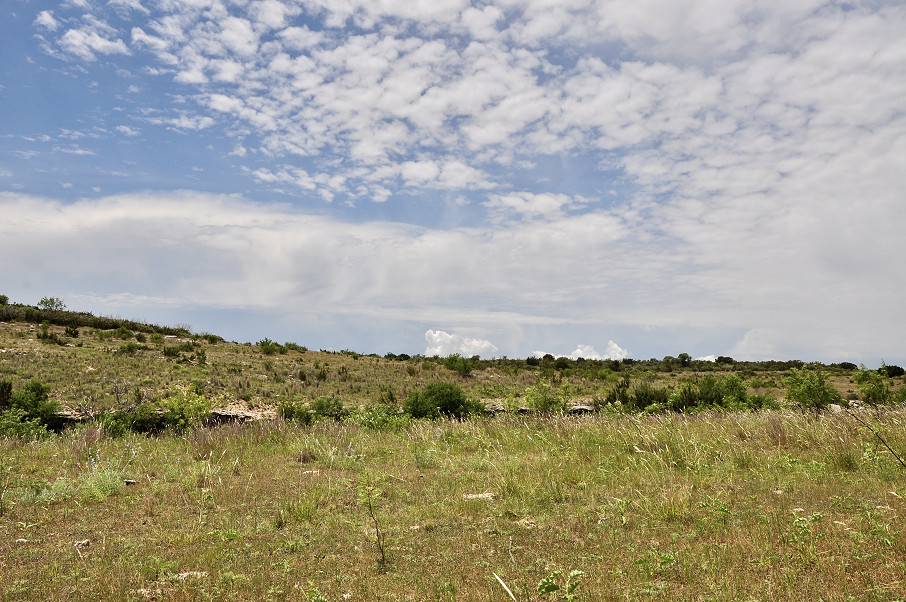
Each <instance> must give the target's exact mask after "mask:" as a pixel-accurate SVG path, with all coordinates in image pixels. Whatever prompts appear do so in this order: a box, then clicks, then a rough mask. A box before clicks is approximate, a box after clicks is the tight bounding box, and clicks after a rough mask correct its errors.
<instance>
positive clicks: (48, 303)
mask: <svg viewBox="0 0 906 602" xmlns="http://www.w3.org/2000/svg"><path fill="white" fill-rule="evenodd" d="M38 307H40V308H41V309H43V310H46V311H63V310H64V309H66V304H65V303H63V300H62V299H60V298H59V297H44V298H42V299H41V300H40V301H38Z"/></svg>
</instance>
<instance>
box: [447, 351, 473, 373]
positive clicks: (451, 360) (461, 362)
mask: <svg viewBox="0 0 906 602" xmlns="http://www.w3.org/2000/svg"><path fill="white" fill-rule="evenodd" d="M443 363H444V366H446V367H447V368H449V369H450V370H453V371H454V372H456V373H457V374H459V375H460V376H469V375H470V374H471V373H472V362H471V360H469V358H466V357H462V356H461V355H459V354H458V353H453V354H450V355H448V356H447V357H446V358H444V362H443Z"/></svg>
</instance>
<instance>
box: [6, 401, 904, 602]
mask: <svg viewBox="0 0 906 602" xmlns="http://www.w3.org/2000/svg"><path fill="white" fill-rule="evenodd" d="M866 418H867V419H869V420H871V424H872V426H873V427H874V428H876V429H877V430H878V431H879V432H882V433H883V434H884V437H885V439H886V441H887V442H888V443H889V444H890V445H891V447H892V448H893V449H897V450H903V449H906V428H904V419H906V414H904V413H903V412H902V411H899V410H889V411H884V412H880V413H877V414H868V413H866ZM0 447H2V449H0V454H2V457H3V459H4V460H3V466H4V467H6V468H8V475H9V479H8V481H7V482H6V485H5V490H4V508H5V511H4V513H3V516H0V575H2V577H3V578H2V581H0V597H2V598H3V599H5V600H25V599H76V600H78V599H86V600H87V599H91V600H97V599H111V600H112V599H141V598H144V597H147V596H152V597H157V598H158V599H178V600H196V599H198V600H201V599H212V598H213V599H231V598H235V599H277V600H308V599H310V598H313V596H314V595H320V596H322V597H323V598H324V599H326V600H334V601H339V600H349V599H352V600H400V599H415V600H501V599H509V596H508V595H507V593H506V592H505V591H504V589H503V588H502V587H501V585H500V581H499V580H498V579H497V578H496V577H495V575H496V576H497V577H499V579H500V580H501V581H502V582H503V583H505V584H506V586H507V587H508V588H509V589H510V590H511V592H512V594H513V595H514V596H515V597H516V598H517V599H518V600H537V599H542V593H539V590H538V586H539V584H541V583H542V582H544V580H545V579H548V578H552V576H553V578H554V581H548V582H545V583H548V585H547V586H545V587H549V584H550V583H551V582H555V581H556V579H559V583H560V585H563V586H565V584H566V577H567V576H568V575H569V574H570V573H571V572H572V571H583V572H584V575H582V576H581V577H579V576H576V577H575V579H576V582H577V583H578V585H575V583H574V584H573V587H575V590H574V593H575V594H576V595H577V596H578V597H577V598H576V599H584V600H617V599H619V600H624V599H631V600H635V599H649V598H663V599H683V600H698V599H710V600H743V599H765V600H766V599H785V600H817V599H825V600H845V599H858V600H866V599H875V600H892V599H897V598H898V597H900V596H901V594H902V591H903V589H902V583H904V582H906V574H904V573H906V568H904V565H903V562H902V558H903V557H904V552H906V538H904V531H903V527H902V525H903V524H904V522H903V518H904V514H906V505H904V500H903V497H904V496H906V489H904V487H903V485H902V483H903V472H902V467H901V466H900V465H899V464H898V462H897V461H896V459H895V458H894V457H893V456H892V454H891V453H890V452H889V451H887V450H886V449H885V447H884V446H883V445H880V444H879V443H878V441H877V438H876V437H875V436H874V435H873V434H872V433H871V432H869V431H867V430H866V429H865V428H863V427H861V426H860V425H859V424H857V423H855V422H854V421H853V420H852V419H851V418H850V417H849V416H847V415H846V414H840V415H827V416H822V417H821V418H819V419H815V418H814V417H813V416H811V415H804V414H802V413H801V412H777V411H775V412H770V413H728V412H723V413H715V412H704V413H700V414H696V415H694V416H683V415H673V416H669V417H664V416H658V417H651V416H649V417H630V416H617V417H609V418H605V417H600V416H597V417H585V418H568V417H563V416H547V417H530V416H529V417H525V416H511V417H497V418H495V419H475V420H471V421H468V422H457V421H447V420H438V421H433V422H432V421H419V422H413V423H411V424H409V426H406V427H403V428H401V429H397V430H375V429H372V428H366V427H360V426H358V425H356V424H351V423H343V422H337V421H332V420H331V421H328V420H325V421H320V422H315V423H314V424H312V425H310V426H299V425H294V424H291V423H286V422H283V421H272V422H267V423H264V422H259V423H251V424H246V425H227V426H223V427H217V428H203V429H196V430H192V431H187V432H185V433H183V434H180V435H176V434H165V435H162V436H160V437H157V438H146V437H140V436H135V435H126V436H125V437H124V438H120V439H110V438H108V437H106V436H105V435H104V434H103V432H102V431H98V430H97V429H92V428H81V429H74V430H71V431H67V432H65V433H64V434H63V435H61V436H60V437H57V438H55V439H50V440H46V441H39V442H33V443H28V444H25V443H18V442H10V441H6V442H0ZM6 468H4V470H6ZM127 481H128V482H130V483H131V484H126V483H127ZM133 481H134V482H133ZM363 483H364V485H363ZM363 487H364V488H365V493H366V494H367V496H370V498H369V499H370V508H369V505H368V504H365V503H364V502H363ZM378 531H379V532H380V541H381V546H378V545H377V543H376V542H377V541H379V540H378ZM85 540H88V543H87V544H86V543H85ZM76 543H79V544H80V545H79V546H78V547H77V546H76ZM382 551H383V558H382V554H381V552H382ZM558 572H559V573H558ZM558 591H560V592H561V593H563V592H565V591H566V590H558ZM548 595H549V596H554V595H556V592H552V593H550V594H545V595H544V596H545V598H546V597H547V596H548Z"/></svg>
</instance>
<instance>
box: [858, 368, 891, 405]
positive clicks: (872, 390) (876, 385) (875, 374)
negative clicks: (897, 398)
mask: <svg viewBox="0 0 906 602" xmlns="http://www.w3.org/2000/svg"><path fill="white" fill-rule="evenodd" d="M853 380H854V381H856V384H857V385H859V397H860V398H861V399H862V403H865V404H867V405H871V406H882V405H888V404H890V403H891V402H892V401H893V391H892V390H891V388H890V379H889V378H888V377H887V367H886V366H881V368H880V369H879V370H877V371H875V370H867V369H866V368H865V366H864V365H862V366H860V367H859V370H858V371H857V372H856V373H855V374H854V375H853Z"/></svg>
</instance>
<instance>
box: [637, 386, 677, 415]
mask: <svg viewBox="0 0 906 602" xmlns="http://www.w3.org/2000/svg"><path fill="white" fill-rule="evenodd" d="M669 402H670V391H668V390H667V389H666V388H660V387H655V386H654V384H653V383H652V381H651V380H650V379H647V378H646V379H645V380H643V381H642V382H640V383H639V384H637V385H636V386H635V387H634V388H633V389H632V397H630V406H631V407H633V408H634V409H636V410H640V411H643V412H648V413H658V412H663V411H664V410H666V409H667V405H668V404H669Z"/></svg>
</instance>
